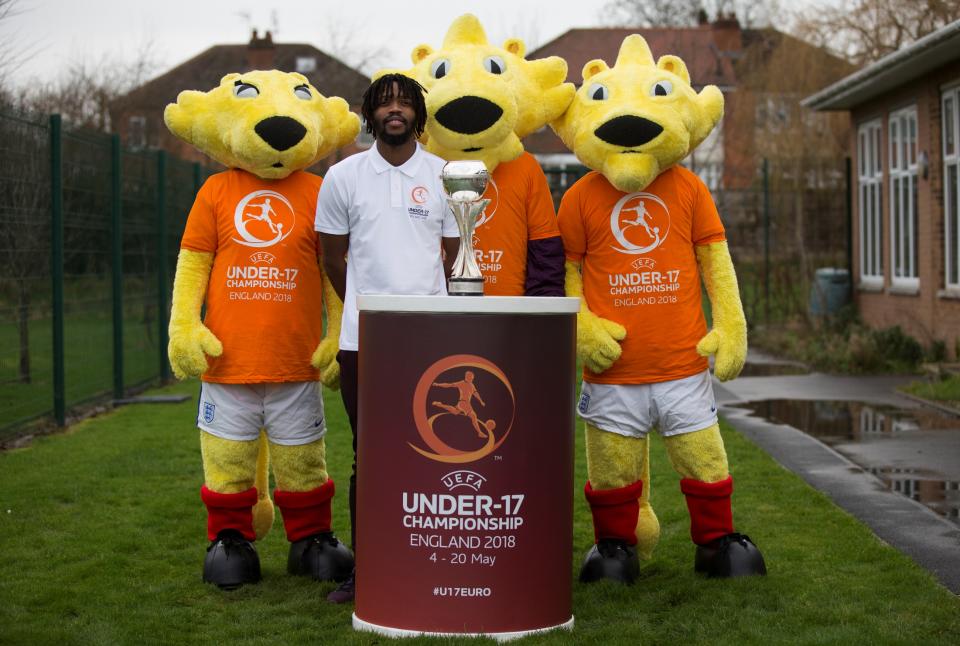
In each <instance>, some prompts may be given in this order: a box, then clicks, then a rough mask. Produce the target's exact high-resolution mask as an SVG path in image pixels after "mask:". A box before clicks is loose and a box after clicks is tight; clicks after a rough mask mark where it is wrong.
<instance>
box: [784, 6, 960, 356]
mask: <svg viewBox="0 0 960 646" xmlns="http://www.w3.org/2000/svg"><path fill="white" fill-rule="evenodd" d="M803 103H804V105H806V106H808V107H810V108H813V109H815V110H821V111H835V110H845V111H848V112H849V113H850V115H851V117H852V122H853V125H854V136H853V139H852V141H851V142H850V143H849V148H850V156H851V157H852V159H853V168H854V173H853V174H854V177H855V186H854V191H853V193H854V198H853V210H852V213H853V214H852V220H853V221H852V223H851V225H852V228H853V235H854V245H853V247H854V250H853V254H854V262H853V267H854V276H853V281H854V286H855V290H854V292H855V301H856V304H857V306H858V309H859V311H860V316H861V318H862V319H863V320H864V322H866V323H867V324H869V325H871V326H874V327H889V326H893V325H899V326H900V327H901V328H903V330H904V331H905V332H907V333H908V334H910V335H911V336H914V337H915V338H917V339H918V340H920V341H921V342H924V343H926V344H930V343H934V342H941V343H943V344H944V345H945V349H946V351H947V352H948V353H949V356H952V357H953V358H954V359H957V358H958V354H960V213H958V196H960V120H958V114H960V21H957V22H954V23H951V24H949V25H947V26H945V27H943V28H941V29H940V30H938V31H936V32H934V33H932V34H929V35H928V36H926V37H924V38H922V39H920V40H918V41H916V42H915V43H913V44H912V45H909V46H907V47H904V48H903V49H901V50H899V51H897V52H894V53H892V54H889V55H888V56H886V57H884V58H882V59H880V60H878V61H877V62H875V63H873V64H872V65H870V66H869V67H866V68H864V69H862V70H860V71H859V72H856V73H854V74H851V75H849V76H847V77H845V78H843V79H840V80H839V81H837V82H835V83H833V84H832V85H829V86H827V87H825V88H824V89H822V90H821V91H819V92H817V93H816V94H813V95H812V96H809V97H807V98H806V99H805V100H804V102H803Z"/></svg>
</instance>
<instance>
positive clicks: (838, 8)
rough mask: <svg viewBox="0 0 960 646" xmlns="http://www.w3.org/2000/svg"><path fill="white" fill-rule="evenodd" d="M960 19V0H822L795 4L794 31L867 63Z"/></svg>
mask: <svg viewBox="0 0 960 646" xmlns="http://www.w3.org/2000/svg"><path fill="white" fill-rule="evenodd" d="M957 19H960V0H909V1H907V2H904V0H832V1H830V2H827V1H824V0H820V1H819V2H818V3H816V4H813V5H810V6H808V7H805V8H801V9H799V10H797V12H796V14H795V22H796V25H795V28H794V31H795V33H796V34H797V35H798V36H800V37H801V38H803V39H804V40H807V41H808V42H810V43H812V44H814V45H816V46H820V47H825V48H827V49H829V50H830V51H832V52H835V53H836V54H837V55H839V56H842V57H844V58H846V59H847V60H849V61H851V62H852V63H854V64H856V65H864V64H867V63H871V62H873V61H875V60H878V59H880V58H883V57H884V56H886V55H887V54H890V53H892V52H895V51H897V50H898V49H900V48H901V47H903V46H904V45H908V44H910V43H912V42H914V41H916V40H917V39H919V38H922V37H924V36H926V35H927V34H929V33H931V32H933V31H936V30H937V29H939V28H941V27H943V26H944V25H947V24H949V23H951V22H953V21H955V20H957Z"/></svg>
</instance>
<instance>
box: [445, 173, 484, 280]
mask: <svg viewBox="0 0 960 646" xmlns="http://www.w3.org/2000/svg"><path fill="white" fill-rule="evenodd" d="M440 181H441V183H442V184H443V191H444V192H445V193H446V194H447V204H449V205H450V210H451V211H453V217H454V218H455V219H456V221H457V227H458V228H459V229H460V251H459V252H458V253H457V259H456V260H455V261H454V263H453V271H452V272H451V274H450V284H449V288H448V289H447V293H449V294H450V295H451V296H483V274H481V273H480V267H478V266H477V256H476V254H475V253H474V252H473V230H474V229H475V228H476V226H477V217H478V216H479V215H480V214H481V213H483V210H484V209H485V208H486V207H487V204H489V203H490V200H485V199H481V197H480V196H481V195H483V192H484V191H485V190H486V189H487V183H488V182H489V181H490V172H489V171H488V170H487V167H486V166H485V165H484V163H483V162H482V161H474V160H462V161H449V162H447V163H446V164H444V166H443V170H442V171H440Z"/></svg>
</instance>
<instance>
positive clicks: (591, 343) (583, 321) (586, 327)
mask: <svg viewBox="0 0 960 646" xmlns="http://www.w3.org/2000/svg"><path fill="white" fill-rule="evenodd" d="M565 267H566V271H567V275H566V284H565V287H566V292H567V296H573V297H576V298H579V299H580V311H579V312H578V313H577V357H579V358H580V360H581V361H582V362H583V364H584V365H585V366H586V367H587V369H588V370H589V371H590V372H593V373H601V372H603V371H604V370H606V369H607V368H609V367H610V366H612V365H613V362H614V361H616V360H617V359H619V358H620V353H621V351H622V350H621V348H620V343H619V342H620V341H623V339H624V338H626V336H627V330H626V328H624V327H623V326H622V325H620V324H619V323H615V322H614V321H610V320H607V319H603V318H600V317H599V316H597V315H596V314H594V313H593V312H591V311H590V308H589V307H587V301H586V299H585V298H584V296H583V279H582V278H581V277H580V264H579V263H576V262H573V261H567V263H566V265H565Z"/></svg>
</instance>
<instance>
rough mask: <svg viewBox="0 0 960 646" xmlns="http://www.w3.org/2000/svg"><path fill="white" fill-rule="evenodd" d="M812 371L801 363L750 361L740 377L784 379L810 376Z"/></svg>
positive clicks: (745, 365)
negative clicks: (794, 376)
mask: <svg viewBox="0 0 960 646" xmlns="http://www.w3.org/2000/svg"><path fill="white" fill-rule="evenodd" d="M808 374H810V370H809V369H807V367H806V366H804V365H802V364H799V363H778V362H773V361H756V362H754V361H748V362H747V363H745V364H743V370H741V371H740V375H739V376H740V377H784V376H787V375H808Z"/></svg>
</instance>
